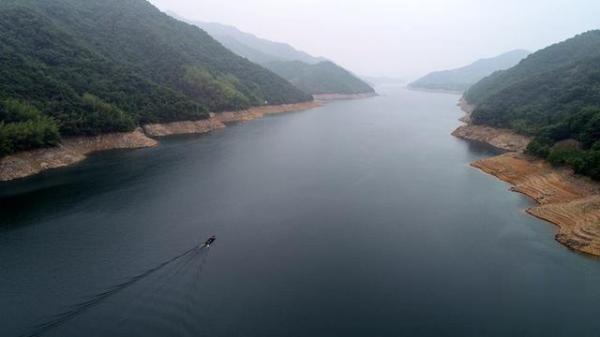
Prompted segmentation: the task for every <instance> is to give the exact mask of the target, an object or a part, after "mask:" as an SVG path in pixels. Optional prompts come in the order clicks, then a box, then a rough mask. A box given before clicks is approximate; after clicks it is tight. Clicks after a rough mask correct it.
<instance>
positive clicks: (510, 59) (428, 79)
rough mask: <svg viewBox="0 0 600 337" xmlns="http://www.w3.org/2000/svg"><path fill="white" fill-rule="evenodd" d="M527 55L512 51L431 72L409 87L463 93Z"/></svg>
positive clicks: (526, 52) (519, 51) (520, 51)
mask: <svg viewBox="0 0 600 337" xmlns="http://www.w3.org/2000/svg"><path fill="white" fill-rule="evenodd" d="M527 55H529V52H528V51H526V50H513V51H510V52H507V53H504V54H501V55H498V56H496V57H492V58H487V59H481V60H478V61H475V62H474V63H472V64H470V65H467V66H464V67H461V68H457V69H452V70H445V71H436V72H432V73H430V74H427V75H425V76H424V77H422V78H420V79H418V80H416V81H414V82H412V83H411V84H410V85H409V86H410V87H412V88H417V89H430V90H450V91H464V90H466V89H467V88H469V87H470V86H471V85H473V84H475V83H477V82H478V81H479V80H481V79H483V78H484V77H486V76H488V75H490V74H492V73H494V72H495V71H498V70H504V69H508V68H510V67H512V66H514V65H516V64H517V63H519V61H521V60H522V59H524V58H525V57H527Z"/></svg>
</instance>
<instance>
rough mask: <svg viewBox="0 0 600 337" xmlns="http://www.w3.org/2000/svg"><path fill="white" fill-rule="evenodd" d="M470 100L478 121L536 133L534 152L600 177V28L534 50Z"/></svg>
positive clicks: (478, 86) (474, 89) (488, 80)
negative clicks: (474, 105) (474, 106)
mask: <svg viewBox="0 0 600 337" xmlns="http://www.w3.org/2000/svg"><path fill="white" fill-rule="evenodd" d="M465 98H466V99H467V100H468V101H469V102H470V103H474V104H476V105H477V107H476V109H475V111H474V112H473V115H472V121H473V122H474V123H476V124H487V125H492V126H496V127H506V128H512V129H513V130H516V131H517V132H520V133H524V134H528V135H531V136H533V137H534V141H533V142H532V143H531V144H530V145H529V148H528V151H529V152H530V153H532V154H536V155H539V156H541V157H544V158H547V159H548V160H549V161H550V162H552V163H553V164H556V165H568V166H571V167H573V168H574V169H575V171H576V172H578V173H581V174H585V175H588V176H591V177H593V178H595V179H600V31H590V32H587V33H584V34H580V35H578V36H576V37H574V38H572V39H569V40H567V41H564V42H561V43H558V44H555V45H553V46H550V47H548V48H546V49H543V50H541V51H539V52H537V53H535V54H532V55H531V56H530V57H528V58H527V59H526V60H524V61H523V62H521V63H520V64H519V65H517V66H515V67H514V68H511V69H509V70H506V71H502V72H498V73H495V74H493V75H492V76H490V77H488V78H486V79H484V80H482V81H481V82H479V83H477V84H476V85H474V86H473V87H472V88H471V89H469V91H468V92H467V93H466V94H465ZM565 144H569V145H568V146H565Z"/></svg>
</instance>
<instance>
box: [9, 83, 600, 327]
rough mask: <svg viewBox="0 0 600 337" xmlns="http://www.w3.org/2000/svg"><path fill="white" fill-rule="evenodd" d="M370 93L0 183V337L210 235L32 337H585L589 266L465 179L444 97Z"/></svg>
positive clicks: (498, 185)
mask: <svg viewBox="0 0 600 337" xmlns="http://www.w3.org/2000/svg"><path fill="white" fill-rule="evenodd" d="M377 89H378V92H379V93H380V94H381V96H379V97H375V98H372V99H366V100H357V101H345V102H335V103H331V104H329V105H327V106H325V107H322V108H318V109H314V110H310V111H304V112H297V113H289V114H283V115H277V116H271V117H268V118H264V119H260V120H255V121H252V122H249V123H245V124H238V125H235V126H232V127H230V128H227V129H225V130H223V131H218V132H214V133H211V134H208V135H203V136H193V137H178V138H170V139H168V140H164V141H162V144H161V146H159V147H157V148H153V149H144V150H136V151H125V152H112V153H103V154H99V155H95V156H93V157H91V158H90V159H89V160H87V161H85V162H84V163H83V164H81V165H78V166H75V167H71V168H66V169H62V170H57V171H51V172H48V173H45V174H43V175H41V176H38V177H34V178H31V179H28V180H24V181H20V182H16V183H8V184H2V185H0V204H1V205H2V207H1V208H0V225H1V227H0V298H1V299H2V305H1V306H0V317H2V318H3V319H2V325H1V326H0V336H19V335H23V334H24V335H27V334H29V333H31V332H35V331H36V328H35V326H36V325H37V324H43V323H45V322H49V321H53V319H55V315H57V314H60V313H63V312H65V311H68V310H75V311H78V310H79V309H81V307H78V306H76V305H77V304H78V303H81V302H83V301H85V300H88V299H90V298H93V297H94V296H97V295H99V294H102V293H104V292H106V291H107V290H109V289H111V287H113V286H114V285H116V284H119V283H123V282H127V281H128V280H131V278H132V277H135V276H136V275H138V274H140V273H143V272H144V271H146V270H149V269H151V268H153V267H155V266H157V265H159V264H160V263H162V262H163V261H166V260H169V259H172V258H173V257H175V256H177V255H178V254H181V253H182V252H185V251H186V250H188V249H190V248H191V247H193V246H194V245H197V244H198V243H199V242H201V241H203V240H205V239H206V238H207V237H209V236H210V235H212V234H215V235H216V236H217V242H216V244H215V245H214V246H213V247H212V248H211V249H210V250H202V251H194V252H193V253H191V254H188V255H186V256H184V257H182V258H181V259H178V260H175V261H174V262H173V263H170V264H168V265H166V266H165V267H164V268H161V269H159V270H157V271H156V272H155V273H152V274H149V275H148V276H147V277H144V278H141V279H140V280H139V281H138V282H135V283H132V284H131V285H127V286H126V287H123V288H122V289H121V290H120V291H119V292H116V293H115V294H114V295H112V296H109V297H107V298H105V299H104V300H103V301H100V302H98V303H95V304H94V305H93V306H90V307H87V308H85V310H80V311H78V315H76V316H73V317H72V319H70V320H64V321H62V322H61V324H58V325H57V326H56V327H54V328H53V329H51V330H48V331H45V333H44V334H43V335H47V336H63V337H69V336H132V335H138V336H167V335H168V336H251V337H254V336H256V337H259V336H260V337H263V336H400V335H406V336H509V335H515V336H527V335H536V336H575V335H576V336H596V335H597V332H598V331H599V329H600V321H599V320H598V319H597V317H596V315H595V312H596V310H595V309H596V307H597V303H599V301H600V290H598V287H597V286H598V284H600V270H599V269H598V262H597V261H596V260H594V259H591V258H588V257H584V256H581V255H578V254H575V253H573V252H570V251H568V250H567V249H565V248H564V247H563V246H561V245H559V244H558V243H556V242H555V241H554V240H553V235H554V233H555V228H554V227H553V226H552V225H551V224H548V223H545V222H542V221H539V220H536V219H534V218H532V217H530V216H528V215H526V214H525V213H524V212H523V209H524V208H526V207H528V206H529V205H530V201H529V200H527V199H526V198H524V197H523V196H521V195H518V194H515V193H509V192H507V191H506V190H507V189H508V186H507V185H506V184H504V183H502V182H500V181H498V180H496V179H495V178H493V177H490V176H487V175H485V174H483V173H481V172H479V171H477V170H475V169H472V168H470V167H469V163H470V162H472V161H474V160H477V159H478V158H483V157H486V156H489V155H492V154H493V152H491V151H490V150H489V149H487V148H485V147H480V146H477V145H473V144H468V143H466V142H464V141H461V140H458V139H454V138H453V137H452V136H450V132H451V131H452V130H453V129H454V128H455V127H456V126H457V125H459V122H458V121H457V119H458V118H459V117H460V116H461V112H460V111H459V109H458V108H457V107H456V102H457V100H458V98H459V97H458V96H455V95H447V94H433V93H422V92H414V91H407V90H405V89H402V88H400V87H380V88H377ZM60 318H61V317H59V321H60ZM63 318H64V316H63ZM509 322H510V324H509Z"/></svg>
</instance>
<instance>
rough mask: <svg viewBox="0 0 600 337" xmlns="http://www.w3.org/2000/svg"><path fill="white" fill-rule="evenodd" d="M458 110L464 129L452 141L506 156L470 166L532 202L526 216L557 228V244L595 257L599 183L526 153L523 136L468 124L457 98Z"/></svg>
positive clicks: (598, 251) (599, 251)
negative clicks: (492, 149) (481, 145)
mask: <svg viewBox="0 0 600 337" xmlns="http://www.w3.org/2000/svg"><path fill="white" fill-rule="evenodd" d="M459 106H460V107H461V109H462V110H463V111H464V112H465V113H466V118H464V117H463V119H461V121H463V122H465V123H466V124H465V125H462V126H460V127H458V128H457V129H456V130H455V131H454V132H452V135H453V136H455V137H458V138H461V139H465V140H469V141H478V142H483V143H486V144H489V145H491V146H493V147H495V148H497V149H499V150H502V151H505V152H506V153H504V154H501V155H499V156H494V157H490V158H485V159H481V160H478V161H476V162H473V163H471V166H472V167H474V168H477V169H479V170H481V171H482V172H484V173H486V174H489V175H492V176H495V177H496V178H498V179H500V180H502V181H504V182H506V183H509V184H511V185H512V187H511V188H510V191H512V192H517V193H521V194H523V195H525V196H527V197H529V198H531V199H532V200H534V201H535V202H536V203H537V206H535V207H531V208H528V209H527V210H526V212H527V213H528V214H530V215H532V216H534V217H536V218H538V219H541V220H545V221H547V222H550V223H552V224H554V225H556V226H557V228H558V232H557V234H556V235H555V239H556V241H558V242H559V243H561V244H563V245H564V246H566V247H568V248H569V249H571V250H573V251H576V252H579V253H584V254H588V255H593V256H600V183H598V182H595V181H593V180H591V179H589V178H587V177H582V176H579V175H576V174H575V173H574V172H573V170H571V169H569V168H565V167H553V166H552V165H550V163H548V162H547V161H545V160H543V159H539V158H535V157H532V156H529V155H527V154H525V153H524V151H525V149H526V147H527V145H528V144H529V142H530V139H529V138H528V137H525V136H522V135H518V134H516V133H514V132H513V131H511V130H507V129H496V128H492V127H488V126H481V125H472V124H469V114H470V112H472V108H473V107H472V106H470V105H468V103H467V102H465V101H464V100H462V99H461V102H460V103H459Z"/></svg>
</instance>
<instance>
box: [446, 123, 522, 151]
mask: <svg viewBox="0 0 600 337" xmlns="http://www.w3.org/2000/svg"><path fill="white" fill-rule="evenodd" d="M452 135H453V136H455V137H458V138H462V139H466V140H474V141H478V142H483V143H487V144H490V145H491V146H493V147H495V148H497V149H500V150H502V151H513V152H523V151H524V150H525V149H526V148H527V145H528V144H529V142H530V141H531V139H529V138H528V137H525V136H522V135H519V134H516V133H514V132H512V131H511V130H507V129H496V128H492V127H489V126H483V125H473V124H465V125H462V126H460V127H459V128H458V129H456V130H454V132H452Z"/></svg>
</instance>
